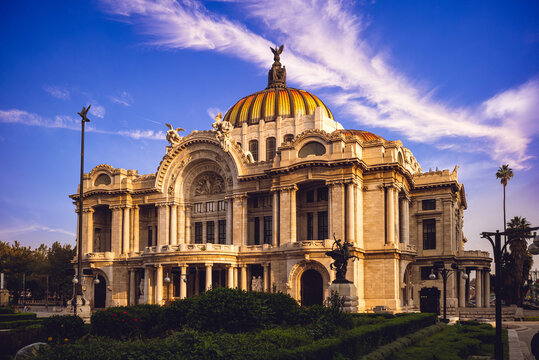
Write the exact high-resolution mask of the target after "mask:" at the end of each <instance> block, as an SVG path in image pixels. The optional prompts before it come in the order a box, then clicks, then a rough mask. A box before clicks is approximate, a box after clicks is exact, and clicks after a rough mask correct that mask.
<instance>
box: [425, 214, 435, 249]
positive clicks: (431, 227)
mask: <svg viewBox="0 0 539 360" xmlns="http://www.w3.org/2000/svg"><path fill="white" fill-rule="evenodd" d="M432 249H436V220H435V219H427V220H423V250H432Z"/></svg>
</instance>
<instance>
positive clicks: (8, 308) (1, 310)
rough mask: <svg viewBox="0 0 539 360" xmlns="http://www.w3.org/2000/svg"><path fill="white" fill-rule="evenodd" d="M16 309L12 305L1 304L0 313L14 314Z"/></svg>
mask: <svg viewBox="0 0 539 360" xmlns="http://www.w3.org/2000/svg"><path fill="white" fill-rule="evenodd" d="M14 313H15V309H13V307H12V306H11V305H9V306H0V314H14Z"/></svg>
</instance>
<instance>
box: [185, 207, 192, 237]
mask: <svg viewBox="0 0 539 360" xmlns="http://www.w3.org/2000/svg"><path fill="white" fill-rule="evenodd" d="M185 243H186V244H190V243H191V205H185Z"/></svg>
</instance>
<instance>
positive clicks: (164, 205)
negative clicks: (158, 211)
mask: <svg viewBox="0 0 539 360" xmlns="http://www.w3.org/2000/svg"><path fill="white" fill-rule="evenodd" d="M169 205H170V202H169V201H163V202H158V203H155V206H156V207H166V206H169Z"/></svg>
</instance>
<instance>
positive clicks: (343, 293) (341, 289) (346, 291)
mask: <svg viewBox="0 0 539 360" xmlns="http://www.w3.org/2000/svg"><path fill="white" fill-rule="evenodd" d="M333 291H334V292H336V293H337V294H339V296H340V297H343V298H344V308H343V311H344V312H348V313H355V312H357V305H358V297H357V288H356V286H355V285H354V284H353V283H335V282H333V283H332V284H331V285H329V288H328V294H330V295H331V293H332V292H333Z"/></svg>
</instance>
